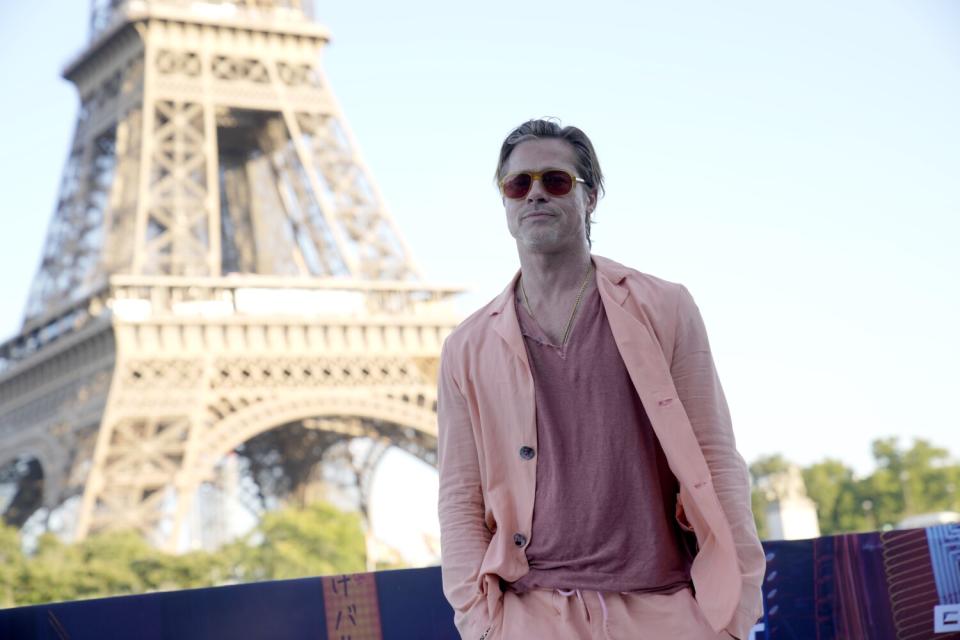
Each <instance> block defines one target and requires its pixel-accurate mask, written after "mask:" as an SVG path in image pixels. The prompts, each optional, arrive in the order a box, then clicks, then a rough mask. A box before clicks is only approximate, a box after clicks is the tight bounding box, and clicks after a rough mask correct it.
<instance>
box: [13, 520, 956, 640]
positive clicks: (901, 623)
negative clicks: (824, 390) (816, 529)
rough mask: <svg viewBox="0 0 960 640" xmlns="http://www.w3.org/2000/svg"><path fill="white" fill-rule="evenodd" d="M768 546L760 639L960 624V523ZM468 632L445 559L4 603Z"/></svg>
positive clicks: (125, 625)
mask: <svg viewBox="0 0 960 640" xmlns="http://www.w3.org/2000/svg"><path fill="white" fill-rule="evenodd" d="M763 546H764V549H765V550H766V552H767V573H766V577H765V579H764V582H763V604H764V613H763V617H762V618H761V620H760V621H758V623H757V625H756V626H754V628H753V630H752V631H751V633H750V636H749V638H750V640H761V639H768V638H769V639H780V638H783V639H795V638H817V639H818V640H832V639H838V640H839V639H840V638H856V639H858V640H860V639H862V640H867V639H870V640H894V639H896V638H939V637H944V638H946V637H951V638H953V637H957V636H956V635H955V634H956V633H960V524H954V525H943V526H939V527H931V528H929V529H909V530H905V531H890V532H884V533H879V532H875V533H864V534H850V535H842V536H833V537H824V538H815V539H812V540H796V541H789V542H788V541H777V542H764V543H763ZM940 634H947V635H940ZM459 637H460V636H459V635H458V634H457V631H456V629H455V628H454V626H453V611H452V610H451V609H450V607H449V605H448V604H447V602H446V600H445V599H444V596H443V591H442V588H441V581H440V570H439V568H437V567H433V568H429V569H409V570H403V571H381V572H377V573H366V574H353V575H342V576H329V577H325V578H306V579H302V580H285V581H278V582H262V583H258V584H249V585H237V586H229V587H218V588H213V589H194V590H189V591H174V592H169V593H154V594H149V595H143V596H127V597H119V598H104V599H99V600H88V601H84V602H70V603H61V604H49V605H37V606H32V607H22V608H19V609H8V610H5V611H0V638H17V639H19V640H33V639H36V640H39V639H40V638H44V639H46V638H70V639H71V640H87V639H90V640H93V639H95V638H96V639H98V640H99V639H101V638H177V639H178V640H213V639H215V638H216V639H220V638H244V639H247V640H259V639H261V638H262V639H270V640H294V639H297V640H299V639H300V638H316V639H317V640H342V639H343V638H352V639H353V640H359V639H360V638H363V639H364V640H394V639H396V640H407V639H409V638H418V639H424V640H430V639H438V640H441V639H442V640H446V639H449V640H456V639H458V638H459ZM744 640H747V639H744Z"/></svg>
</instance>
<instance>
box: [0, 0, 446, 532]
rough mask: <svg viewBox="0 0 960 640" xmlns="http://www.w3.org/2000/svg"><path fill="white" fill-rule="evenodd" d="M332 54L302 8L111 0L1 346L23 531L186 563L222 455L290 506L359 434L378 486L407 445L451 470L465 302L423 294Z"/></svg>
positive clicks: (362, 466) (1, 446)
mask: <svg viewBox="0 0 960 640" xmlns="http://www.w3.org/2000/svg"><path fill="white" fill-rule="evenodd" d="M328 39H329V37H328V33H327V31H326V30H325V29H324V28H323V27H322V26H320V25H318V24H316V23H314V22H313V21H312V20H311V19H310V15H309V11H308V10H307V8H306V7H305V6H303V5H302V4H301V2H300V0H233V1H227V0H205V1H204V2H195V1H192V0H125V1H119V0H107V1H97V2H95V3H94V5H93V9H92V19H91V38H90V41H89V43H88V46H87V47H86V49H85V51H84V52H83V53H82V54H81V55H80V56H79V57H78V58H77V59H76V60H74V61H73V62H72V63H70V64H69V65H68V66H67V68H66V70H65V71H64V76H65V77H66V78H67V79H69V80H70V81H71V82H73V83H74V84H75V85H76V87H77V89H78V91H79V95H80V100H81V106H80V110H79V115H78V119H77V126H76V131H75V134H74V138H73V143H72V146H71V148H70V153H69V157H68V160H67V163H66V167H65V169H64V172H63V182H62V186H61V188H60V195H59V199H58V202H57V206H56V211H55V213H54V216H53V221H52V223H51V225H50V228H49V231H48V235H47V240H46V245H45V248H44V250H43V257H42V263H41V265H40V268H39V270H38V272H37V274H36V277H35V279H34V282H33V286H32V289H31V293H30V298H29V301H28V304H27V308H26V312H25V319H24V323H23V327H22V330H21V332H20V334H19V335H17V336H16V337H14V338H13V339H11V340H9V341H7V342H6V343H4V344H3V345H2V346H0V358H2V367H3V369H2V371H0V453H2V458H3V459H2V460H0V464H3V463H6V467H5V470H4V474H5V476H6V479H7V481H8V483H13V484H15V486H16V491H15V493H14V494H13V497H12V498H11V499H10V500H9V504H8V506H7V509H6V512H5V514H4V517H5V519H6V520H7V522H11V523H14V524H17V525H22V524H23V523H24V522H25V521H26V520H27V518H29V517H30V516H31V514H33V513H34V512H36V511H37V510H38V509H40V508H46V510H47V512H48V513H52V512H53V510H54V509H55V508H56V507H58V506H59V505H65V504H72V505H73V507H72V508H73V517H72V519H71V522H72V523H74V525H73V526H71V527H70V528H72V529H73V531H72V533H73V536H74V537H75V538H82V537H84V536H86V535H88V534H89V533H91V532H94V531H99V530H107V529H117V528H131V527H133V528H136V529H139V530H141V531H142V532H143V533H144V534H145V535H147V536H148V537H149V538H150V539H151V540H153V541H155V542H156V543H157V544H159V545H161V546H164V547H166V548H168V549H171V550H174V549H178V548H182V546H183V540H184V537H185V536H186V535H187V533H186V528H187V527H188V522H189V521H190V517H191V513H193V511H194V510H195V509H196V496H197V495H198V491H199V490H200V489H201V488H202V487H203V486H204V485H205V484H209V483H212V482H214V481H215V480H216V477H217V475H218V473H219V470H220V469H221V466H222V462H223V460H224V459H225V457H229V456H236V455H239V456H241V457H244V458H245V459H246V461H247V468H248V469H250V470H253V471H252V476H253V478H254V479H255V480H258V491H259V492H260V493H261V495H266V494H271V493H272V494H273V496H274V497H275V498H277V499H280V500H283V499H284V498H285V496H286V497H289V496H290V495H293V494H296V493H297V492H301V493H302V491H303V490H304V487H305V486H307V484H308V483H309V482H310V480H311V478H315V477H316V468H317V465H318V464H319V461H320V459H321V457H322V456H323V454H324V452H328V451H331V450H334V449H336V448H337V446H338V443H339V444H342V443H343V441H345V440H347V439H352V438H357V437H363V438H369V439H370V441H371V442H373V443H374V445H373V446H372V447H369V448H368V450H367V455H366V457H365V459H364V460H363V461H361V463H358V464H359V466H358V467H357V468H356V469H355V470H356V471H357V473H358V476H359V477H360V483H359V484H360V488H361V491H365V490H368V489H369V479H370V474H372V469H373V468H375V466H376V462H377V461H378V460H379V458H380V456H381V455H382V453H383V451H384V450H385V449H386V448H387V447H389V446H399V447H402V448H403V449H405V450H407V451H409V452H411V453H413V454H414V455H416V456H418V457H419V458H420V459H422V460H424V461H426V462H428V463H431V464H433V463H434V462H435V450H436V413H435V411H436V408H435V404H436V396H435V380H436V368H437V362H438V358H439V351H440V347H441V344H442V341H443V339H444V338H445V337H446V335H447V334H448V333H449V331H450V330H451V329H452V328H453V327H454V326H455V324H456V322H457V318H456V317H455V314H454V313H453V311H452V309H451V307H450V297H451V296H452V295H453V294H455V293H457V290H456V289H455V288H451V287H438V286H429V285H427V284H425V283H424V282H423V281H422V280H421V276H420V273H419V270H418V269H417V267H416V266H415V264H414V262H413V260H412V257H411V255H410V251H409V249H408V247H407V246H406V244H405V243H404V241H403V239H402V237H401V235H400V233H399V230H398V229H397V227H396V225H395V224H394V221H393V219H392V218H391V216H390V215H389V213H388V211H387V209H386V207H385V206H384V202H383V199H382V197H381V196H380V194H379V192H378V190H377V188H376V186H375V184H374V182H373V180H372V177H371V175H370V172H369V171H368V170H367V169H366V168H365V166H364V164H363V162H362V161H361V159H360V156H359V154H358V151H357V145H356V143H355V141H354V139H353V136H352V135H351V133H350V131H349V129H348V128H347V125H346V121H345V119H344V117H343V114H342V112H341V110H340V108H339V106H338V104H337V101H336V99H335V97H334V95H333V93H332V91H331V88H330V85H329V83H328V82H327V79H326V77H325V75H324V73H323V70H322V68H321V66H320V55H321V52H322V50H323V48H324V46H325V45H326V44H327V42H328ZM307 440H309V442H310V445H309V446H307V445H305V444H304V443H305V442H306V441H307ZM341 449H342V447H341ZM309 452H312V453H309ZM294 454H297V455H294ZM294 458H296V461H295V462H294Z"/></svg>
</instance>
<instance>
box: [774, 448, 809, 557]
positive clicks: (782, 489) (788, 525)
mask: <svg viewBox="0 0 960 640" xmlns="http://www.w3.org/2000/svg"><path fill="white" fill-rule="evenodd" d="M767 496H768V498H769V500H770V503H769V504H768V505H767V511H766V516H767V539H769V540H801V539H804V538H816V537H818V536H819V535H820V523H819V522H818V521H817V505H816V504H815V503H814V502H813V500H811V499H810V498H809V497H807V489H806V487H805V486H804V484H803V476H801V475H800V467H797V466H796V465H791V466H790V468H789V469H787V471H786V472H784V473H778V474H774V475H772V476H770V477H769V478H768V479H767Z"/></svg>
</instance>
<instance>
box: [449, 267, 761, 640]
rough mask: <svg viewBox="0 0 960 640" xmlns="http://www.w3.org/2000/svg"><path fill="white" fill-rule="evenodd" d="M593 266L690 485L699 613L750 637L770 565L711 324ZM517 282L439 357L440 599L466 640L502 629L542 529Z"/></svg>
mask: <svg viewBox="0 0 960 640" xmlns="http://www.w3.org/2000/svg"><path fill="white" fill-rule="evenodd" d="M593 261H594V264H595V265H596V281H597V288H598V289H599V292H600V298H601V301H602V303H603V306H604V309H605V311H606V314H607V318H608V320H609V323H610V329H611V331H612V332H613V337H614V339H615V340H616V343H617V347H618V349H619V351H620V355H621V357H622V358H623V362H624V364H625V365H626V368H627V371H628V372H629V374H630V378H631V380H632V381H633V385H634V387H636V390H637V394H638V395H639V397H640V400H641V401H642V403H643V406H644V408H645V409H646V411H647V414H648V416H649V418H650V423H651V424H652V426H653V429H654V431H655V432H656V434H657V437H658V439H659V441H660V444H661V446H662V447H663V451H664V453H665V454H666V458H667V461H668V463H669V465H670V468H671V470H672V471H673V474H674V475H675V476H676V478H677V480H678V481H679V484H680V493H679V496H678V504H677V514H678V518H679V519H680V521H681V524H683V525H685V526H689V527H692V528H693V531H694V532H695V535H696V538H697V542H698V547H699V548H698V551H697V554H696V557H695V558H694V562H693V566H692V569H691V577H692V580H693V584H694V589H695V591H696V598H697V602H698V604H699V606H700V608H701V609H702V611H703V613H704V615H705V617H706V619H707V620H708V621H709V622H710V624H711V625H712V626H713V628H714V629H715V630H716V631H718V632H719V631H721V630H723V629H726V631H728V632H729V633H730V634H731V635H733V636H734V637H736V638H746V637H747V636H748V635H749V630H750V627H751V626H753V624H754V623H755V622H756V620H757V619H758V618H759V617H760V615H761V613H762V602H761V591H760V585H761V582H762V580H763V575H764V568H765V560H764V553H763V548H762V547H761V545H760V541H759V539H758V537H757V531H756V527H755V525H754V520H753V514H752V512H751V508H750V480H749V475H748V472H747V467H746V464H745V463H744V461H743V458H741V456H740V454H739V453H738V452H737V450H736V444H735V441H734V436H733V429H732V427H731V424H730V414H729V410H728V409H727V403H726V400H725V398H724V396H723V390H722V389H721V387H720V381H719V379H718V378H717V373H716V369H715V368H714V364H713V358H712V356H711V354H710V347H709V343H708V341H707V334H706V330H705V329H704V325H703V321H702V319H701V317H700V312H699V310H698V309H697V306H696V304H695V303H694V301H693V298H692V297H691V296H690V294H689V292H688V291H687V290H686V289H685V288H684V287H683V286H682V285H678V284H674V283H670V282H666V281H663V280H660V279H658V278H654V277H652V276H649V275H646V274H642V273H639V272H637V271H635V270H633V269H628V268H626V267H624V266H623V265H620V264H618V263H616V262H614V261H612V260H608V259H606V258H601V257H599V256H593ZM518 275H519V274H518ZM516 280H517V277H516V276H515V277H514V279H513V281H511V283H510V285H508V286H507V288H506V289H505V290H504V291H503V293H502V294H500V295H499V296H498V297H497V298H495V299H494V300H493V301H492V302H490V303H489V304H488V305H486V306H485V307H483V308H482V309H480V310H479V311H477V312H476V313H474V314H473V315H472V316H470V317H469V318H467V319H466V320H465V321H464V322H463V323H461V325H460V326H459V327H457V329H456V330H455V331H454V332H453V333H452V334H451V335H450V336H449V338H447V340H446V342H445V343H444V347H443V353H442V356H441V364H440V381H439V399H438V408H437V413H438V420H439V444H438V458H439V471H440V499H439V515H440V533H441V554H442V560H441V564H442V572H443V589H444V593H445V595H446V597H447V599H448V600H449V601H450V604H451V605H452V606H453V608H454V611H455V617H454V621H455V623H456V625H457V628H458V629H459V630H460V634H461V636H462V637H463V638H465V639H468V640H477V639H479V638H480V637H481V636H482V635H483V633H484V632H485V631H486V630H487V629H488V628H490V627H491V626H492V627H494V628H496V627H497V626H498V625H499V623H500V618H501V615H502V602H503V594H502V593H501V591H500V587H499V581H500V578H502V579H503V580H506V581H508V582H512V581H514V580H517V579H518V578H520V577H521V576H523V575H524V574H525V573H527V571H528V570H529V568H528V565H527V558H526V555H525V553H524V546H525V545H523V542H524V539H523V538H521V537H520V536H523V537H524V538H529V537H530V532H531V528H532V521H533V504H534V491H535V489H536V477H537V475H536V464H537V462H536V460H537V459H536V456H535V457H533V458H532V459H529V460H528V459H525V458H524V457H522V456H521V455H520V454H519V451H520V448H521V447H524V446H529V447H533V448H534V450H536V449H537V423H536V413H535V412H536V408H535V398H534V388H533V377H532V374H531V372H530V365H529V363H528V362H527V355H526V350H525V348H524V343H523V337H522V336H521V334H520V328H519V324H518V322H517V316H516V308H515V307H514V302H513V301H514V287H515V285H516ZM570 516H571V518H574V517H576V514H570ZM517 534H519V536H518V535H517ZM518 541H519V544H518ZM571 586H572V587H575V586H576V585H571Z"/></svg>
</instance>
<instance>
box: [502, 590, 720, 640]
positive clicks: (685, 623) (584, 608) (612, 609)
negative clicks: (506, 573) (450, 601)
mask: <svg viewBox="0 0 960 640" xmlns="http://www.w3.org/2000/svg"><path fill="white" fill-rule="evenodd" d="M730 637H731V636H730V635H729V634H727V633H726V632H725V631H721V632H720V633H717V632H716V631H714V630H713V629H712V628H711V627H710V624H709V623H708V622H707V620H706V618H704V617H703V613H702V612H701V611H700V607H699V606H698V605H697V602H696V600H694V598H693V594H692V593H691V591H690V590H689V589H681V590H680V591H677V592H676V593H672V594H669V595H662V594H651V593H616V592H602V593H601V592H597V591H580V590H571V591H562V590H552V591H551V590H546V589H537V590H534V591H530V592H527V593H523V594H517V593H514V592H512V591H507V592H506V593H504V594H503V622H502V626H501V628H500V629H499V631H498V633H494V634H493V638H495V639H496V640H540V639H543V640H567V639H570V640H716V639H718V638H730Z"/></svg>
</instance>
